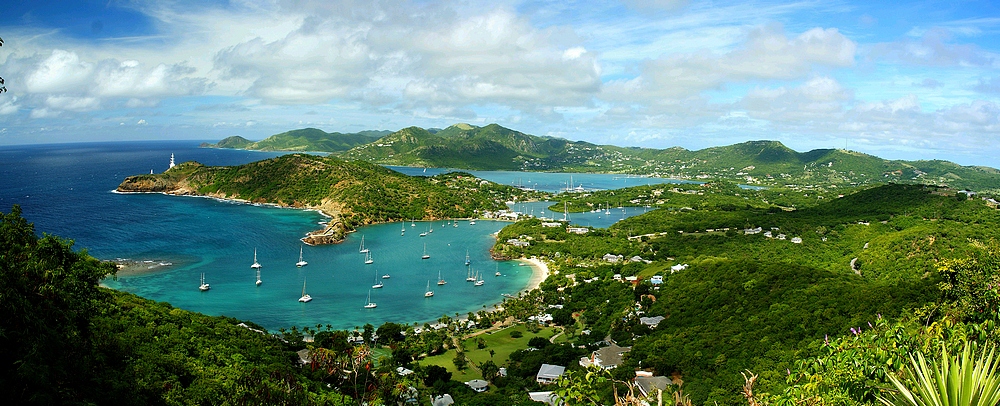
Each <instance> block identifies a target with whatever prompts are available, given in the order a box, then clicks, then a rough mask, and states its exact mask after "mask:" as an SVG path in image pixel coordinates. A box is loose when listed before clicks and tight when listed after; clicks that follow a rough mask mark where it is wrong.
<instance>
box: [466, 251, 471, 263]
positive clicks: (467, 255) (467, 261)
mask: <svg viewBox="0 0 1000 406" xmlns="http://www.w3.org/2000/svg"><path fill="white" fill-rule="evenodd" d="M471 263H472V261H469V250H465V266H469V264H471Z"/></svg>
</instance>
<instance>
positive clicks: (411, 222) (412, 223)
mask: <svg viewBox="0 0 1000 406" xmlns="http://www.w3.org/2000/svg"><path fill="white" fill-rule="evenodd" d="M416 226H417V223H414V222H413V219H410V227H416Z"/></svg>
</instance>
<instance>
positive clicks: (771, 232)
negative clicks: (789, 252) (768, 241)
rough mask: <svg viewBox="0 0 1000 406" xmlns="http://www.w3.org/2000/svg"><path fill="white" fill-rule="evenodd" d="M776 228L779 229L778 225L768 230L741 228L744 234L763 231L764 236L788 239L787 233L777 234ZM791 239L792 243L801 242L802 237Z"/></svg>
mask: <svg viewBox="0 0 1000 406" xmlns="http://www.w3.org/2000/svg"><path fill="white" fill-rule="evenodd" d="M778 230H779V229H778V227H771V229H770V230H764V229H763V228H762V227H757V228H747V229H744V230H743V234H744V235H754V234H760V233H761V232H763V233H764V237H767V238H774V239H777V240H781V241H784V240H787V239H788V236H787V235H784V234H780V233H779V234H775V232H776V231H778ZM791 241H792V243H793V244H802V237H792V239H791Z"/></svg>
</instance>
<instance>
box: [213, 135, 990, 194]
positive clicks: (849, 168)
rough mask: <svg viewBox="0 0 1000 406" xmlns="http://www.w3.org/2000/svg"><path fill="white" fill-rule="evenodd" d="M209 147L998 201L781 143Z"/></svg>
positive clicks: (508, 139) (974, 171)
mask: <svg viewBox="0 0 1000 406" xmlns="http://www.w3.org/2000/svg"><path fill="white" fill-rule="evenodd" d="M378 137H381V138H378ZM376 138H378V139H376ZM206 146H212V145H208V144H206ZM214 146H218V147H226V148H245V149H264V150H283V151H326V152H332V153H335V154H340V155H342V156H344V157H346V158H350V159H361V160H365V161H369V162H373V163H378V164H382V165H404V166H423V167H440V168H457V169H467V170H516V171H564V172H596V173H623V174H642V175H653V176H663V177H671V178H681V179H705V180H726V181H730V182H739V183H744V184H750V185H766V186H772V187H773V186H788V187H800V188H807V189H815V188H822V189H830V188H833V189H836V188H837V187H838V186H839V187H845V186H847V187H856V186H864V185H873V184H884V183H889V182H894V183H916V184H930V185H947V186H950V187H953V188H958V189H962V188H968V189H971V190H976V191H981V192H982V191H989V192H992V193H1000V171H998V170H997V169H995V168H988V167H981V166H961V165H957V164H955V163H952V162H947V161H899V160H896V161H894V160H886V159H882V158H879V157H876V156H872V155H868V154H864V153H860V152H855V151H848V150H842V149H816V150H812V151H806V152H797V151H794V150H792V149H790V148H788V147H786V146H785V145H783V144H782V143H780V142H778V141H747V142H743V143H739V144H734V145H728V146H718V147H711V148H705V149H702V150H696V151H691V150H687V149H684V148H680V147H673V148H667V149H651V148H637V147H619V146H614V145H596V144H592V143H589V142H585V141H570V140H567V139H563V138H557V137H540V136H535V135H531V134H526V133H523V132H520V131H516V130H512V129H509V128H505V127H503V126H500V125H497V124H489V125H486V126H483V127H478V126H474V125H469V124H455V125H453V126H450V127H448V128H445V129H443V130H433V129H430V130H427V129H422V128H419V127H407V128H404V129H401V130H399V131H396V132H392V133H390V132H388V131H363V132H361V133H357V134H340V133H326V132H323V131H321V130H318V129H315V128H306V129H301V130H293V131H288V132H285V133H282V134H277V135H274V136H271V137H269V138H267V139H265V140H263V141H259V142H256V143H254V142H250V141H247V140H245V139H242V138H238V137H230V138H227V139H225V140H222V141H220V142H219V144H216V145H214Z"/></svg>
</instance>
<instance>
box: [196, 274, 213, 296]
mask: <svg viewBox="0 0 1000 406" xmlns="http://www.w3.org/2000/svg"><path fill="white" fill-rule="evenodd" d="M211 288H212V287H211V286H209V285H208V284H207V283H205V274H204V273H202V274H201V286H198V290H200V291H202V292H204V291H207V290H209V289H211Z"/></svg>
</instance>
